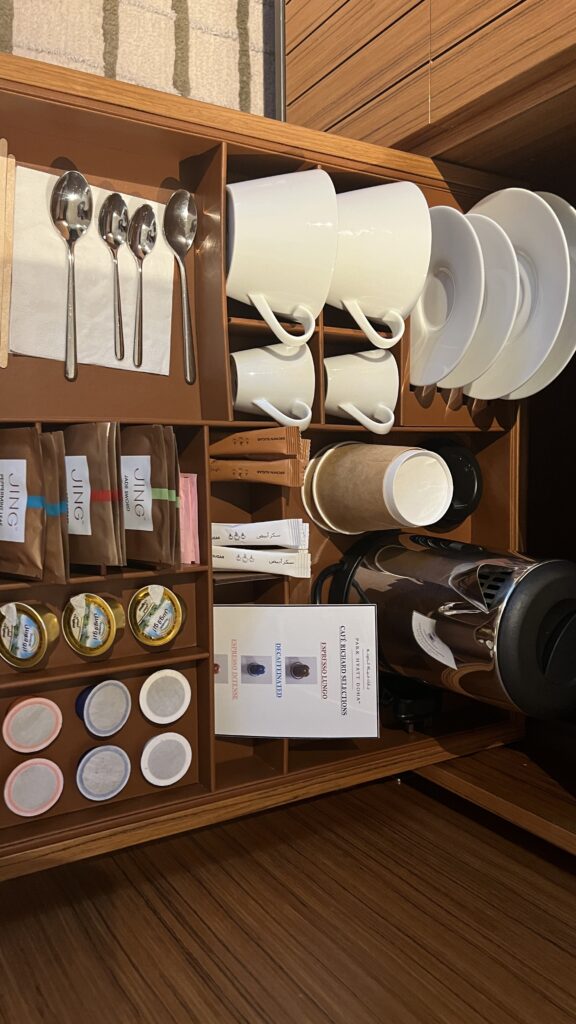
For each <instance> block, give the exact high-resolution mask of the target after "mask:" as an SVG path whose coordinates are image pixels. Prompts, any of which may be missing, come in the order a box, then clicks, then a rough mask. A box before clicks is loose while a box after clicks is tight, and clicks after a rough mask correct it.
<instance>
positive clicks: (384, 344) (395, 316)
mask: <svg viewBox="0 0 576 1024" xmlns="http://www.w3.org/2000/svg"><path fill="white" fill-rule="evenodd" d="M342 304H343V305H344V307H345V308H346V309H347V310H348V312H349V313H350V316H351V317H352V319H353V320H355V321H356V323H357V324H358V327H360V329H361V330H362V331H364V334H365V335H366V337H367V338H368V340H369V341H371V342H372V344H373V345H375V346H376V348H392V346H393V345H395V344H396V342H397V341H400V338H401V337H402V335H403V334H404V331H405V329H406V325H405V323H404V317H403V316H401V314H400V313H398V311H397V310H396V309H387V310H386V312H385V313H383V314H382V316H381V317H379V319H380V320H381V321H382V323H384V324H387V325H388V326H389V327H390V328H391V329H392V331H393V332H394V333H393V335H392V337H391V338H383V337H382V335H381V334H378V331H377V330H376V328H375V327H373V326H372V324H371V323H370V321H369V320H368V318H367V317H366V316H365V315H364V313H363V312H362V310H361V309H360V306H359V305H358V303H357V302H356V299H342Z"/></svg>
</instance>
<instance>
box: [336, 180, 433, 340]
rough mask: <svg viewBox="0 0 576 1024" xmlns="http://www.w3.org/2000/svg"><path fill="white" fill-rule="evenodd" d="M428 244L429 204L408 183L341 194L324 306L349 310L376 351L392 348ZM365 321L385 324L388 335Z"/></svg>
mask: <svg viewBox="0 0 576 1024" xmlns="http://www.w3.org/2000/svg"><path fill="white" fill-rule="evenodd" d="M431 241H432V231H431V227H430V212H429V210H428V204H427V202H426V199H425V198H424V195H423V193H422V192H421V190H420V189H419V188H418V186H417V185H414V184H413V183H412V182H411V181H398V182H393V183H392V184H390V185H375V186H374V187H372V188H361V189H357V191H355V192H343V193H341V194H340V195H339V196H338V253H337V256H336V266H335V267H334V273H333V275H332V283H331V285H330V290H329V292H328V299H327V302H328V304H329V305H330V306H335V307H336V308H337V309H346V310H348V312H349V313H350V316H351V317H352V318H353V319H354V320H355V321H356V323H357V324H358V326H359V327H360V328H361V330H363V331H364V334H365V335H366V337H367V338H368V340H369V341H371V342H372V344H373V345H375V346H376V348H391V347H392V345H395V344H396V342H397V341H399V340H400V338H401V337H402V335H403V334H404V329H405V324H404V321H405V318H406V317H407V316H408V315H409V313H410V312H411V310H412V309H413V308H414V306H415V305H416V302H417V301H418V298H419V295H420V292H421V291H422V288H423V287H424V283H425V281H426V274H427V272H428V264H429V262H430V248H431ZM370 320H374V321H376V322H377V323H379V324H386V325H387V326H388V327H389V328H390V329H391V330H392V332H393V333H392V337H391V338H384V337H383V336H382V335H381V334H379V333H378V331H377V330H376V328H375V327H374V326H373V325H372V324H371V323H370Z"/></svg>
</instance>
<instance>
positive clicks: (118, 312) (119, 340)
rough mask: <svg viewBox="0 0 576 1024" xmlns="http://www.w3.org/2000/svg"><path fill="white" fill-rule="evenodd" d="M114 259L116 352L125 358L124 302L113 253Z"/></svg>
mask: <svg viewBox="0 0 576 1024" xmlns="http://www.w3.org/2000/svg"><path fill="white" fill-rule="evenodd" d="M112 259H113V260H114V354H115V356H116V359H118V360H119V361H122V359H124V326H123V324H122V302H121V300H120V276H119V274H118V257H117V255H116V253H115V252H113V253H112Z"/></svg>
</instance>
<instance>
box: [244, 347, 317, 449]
mask: <svg viewBox="0 0 576 1024" xmlns="http://www.w3.org/2000/svg"><path fill="white" fill-rule="evenodd" d="M231 361H232V376H233V401H234V408H235V409H236V410H238V412H246V413H252V414H254V413H258V412H261V413H262V412H263V413H265V414H266V415H267V416H271V417H272V419H273V420H276V422H277V423H281V424H282V426H283V427H300V429H301V430H305V429H306V427H308V426H309V425H310V421H311V419H312V401H313V399H314V383H315V375H314V360H313V359H312V356H311V354H310V349H309V348H308V346H307V345H300V346H299V347H297V348H296V347H294V346H292V348H288V346H287V345H266V346H265V347H264V348H251V349H247V350H246V351H244V352H233V353H232V356H231Z"/></svg>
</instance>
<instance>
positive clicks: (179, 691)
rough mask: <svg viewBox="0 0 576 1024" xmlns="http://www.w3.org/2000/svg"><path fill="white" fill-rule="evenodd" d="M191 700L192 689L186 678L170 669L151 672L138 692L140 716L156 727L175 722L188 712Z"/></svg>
mask: <svg viewBox="0 0 576 1024" xmlns="http://www.w3.org/2000/svg"><path fill="white" fill-rule="evenodd" d="M191 700H192V687H191V686H190V683H189V682H188V680H187V679H186V676H183V675H182V673H181V672H177V671H176V670H175V669H172V668H162V669H160V670H159V671H158V672H153V673H152V675H151V676H148V679H146V681H145V682H144V683H143V684H142V688H141V690H140V709H141V711H142V714H143V715H145V716H146V718H147V719H148V720H149V721H150V722H154V723H155V724H156V725H170V723H171V722H176V721H177V720H178V719H179V718H181V717H182V715H183V714H184V712H185V711H187V710H188V707H189V706H190V701H191Z"/></svg>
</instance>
